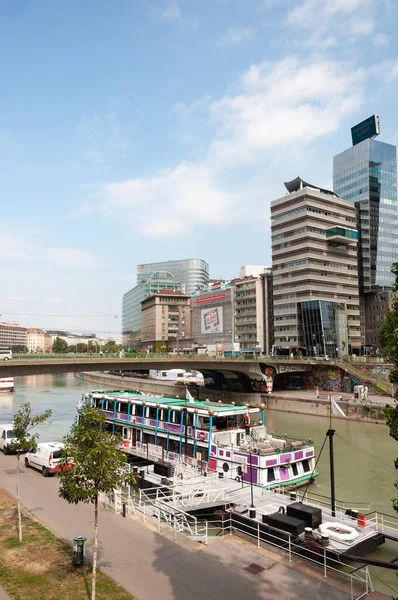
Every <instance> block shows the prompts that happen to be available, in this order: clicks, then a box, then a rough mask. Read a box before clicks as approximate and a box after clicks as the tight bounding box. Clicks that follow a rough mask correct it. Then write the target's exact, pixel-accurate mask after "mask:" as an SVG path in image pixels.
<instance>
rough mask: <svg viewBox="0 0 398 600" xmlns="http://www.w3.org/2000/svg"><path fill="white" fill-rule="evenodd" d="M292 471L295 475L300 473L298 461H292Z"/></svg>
mask: <svg viewBox="0 0 398 600" xmlns="http://www.w3.org/2000/svg"><path fill="white" fill-rule="evenodd" d="M292 472H293V475H294V476H296V475H298V469H297V463H292Z"/></svg>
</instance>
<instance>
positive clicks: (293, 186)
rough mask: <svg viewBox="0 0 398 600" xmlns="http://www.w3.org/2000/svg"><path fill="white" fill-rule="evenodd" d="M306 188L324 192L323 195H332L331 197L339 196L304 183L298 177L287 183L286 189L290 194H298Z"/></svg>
mask: <svg viewBox="0 0 398 600" xmlns="http://www.w3.org/2000/svg"><path fill="white" fill-rule="evenodd" d="M305 187H308V188H312V189H314V190H318V191H319V192H322V194H330V195H331V196H337V194H335V193H334V192H332V191H331V190H326V189H323V188H320V187H319V186H318V185H312V183H307V182H306V181H304V179H301V177H296V179H292V180H291V181H285V188H286V189H287V191H288V192H289V193H290V194H291V193H292V192H298V191H299V190H302V189H303V188H305Z"/></svg>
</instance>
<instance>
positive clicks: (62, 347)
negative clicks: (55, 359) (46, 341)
mask: <svg viewBox="0 0 398 600" xmlns="http://www.w3.org/2000/svg"><path fill="white" fill-rule="evenodd" d="M67 351H68V342H66V341H65V340H63V339H62V338H60V337H56V338H55V340H54V342H53V352H54V353H55V354H64V353H65V352H67Z"/></svg>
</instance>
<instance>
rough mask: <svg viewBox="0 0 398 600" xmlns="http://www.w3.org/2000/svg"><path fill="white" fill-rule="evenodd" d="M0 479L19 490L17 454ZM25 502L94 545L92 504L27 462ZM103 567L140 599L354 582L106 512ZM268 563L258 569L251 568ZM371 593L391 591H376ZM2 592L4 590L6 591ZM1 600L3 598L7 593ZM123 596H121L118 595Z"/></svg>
mask: <svg viewBox="0 0 398 600" xmlns="http://www.w3.org/2000/svg"><path fill="white" fill-rule="evenodd" d="M0 486H2V487H4V488H5V489H6V490H7V491H9V492H10V493H12V494H13V495H15V457H13V456H3V455H2V454H1V455H0ZM21 498H22V503H23V505H24V506H25V507H26V509H27V510H28V511H30V512H31V513H32V514H33V515H34V516H35V517H36V518H37V519H38V520H39V521H40V522H42V523H43V524H44V525H45V526H47V527H48V528H49V529H51V530H52V531H54V533H55V534H56V535H58V536H59V537H60V538H62V539H64V540H65V541H67V542H69V543H71V540H72V539H73V537H74V536H75V535H86V536H87V537H88V550H89V549H90V547H92V533H93V507H92V506H87V505H78V506H75V505H69V504H67V503H66V502H65V501H64V500H62V499H61V498H59V496H58V481H57V480H56V479H54V478H43V477H42V476H41V475H40V473H38V472H36V471H34V470H31V469H30V470H26V469H24V468H23V469H22V473H21ZM99 562H100V567H101V569H102V570H103V571H104V572H105V573H107V574H108V575H109V576H110V577H112V578H113V579H115V580H116V581H117V582H118V583H120V584H121V585H122V586H123V587H125V588H126V589H127V590H128V591H129V592H130V593H131V594H132V595H133V596H135V597H136V598H137V599H138V600H225V598H228V599H229V600H242V599H243V598H247V599H248V600H249V599H250V600H268V599H269V598H274V597H278V598H279V599H280V600H296V599H297V600H302V599H308V598H311V600H318V599H319V600H323V599H324V598H328V600H348V599H349V598H350V597H351V595H350V593H349V586H347V588H342V586H341V582H340V580H337V579H335V578H334V577H333V576H328V577H327V578H326V579H325V578H324V577H323V573H322V570H318V569H315V568H314V567H311V566H309V565H308V564H304V563H303V562H302V561H299V560H293V562H292V563H289V562H288V559H287V558H285V557H282V556H280V555H279V554H277V553H274V552H271V551H268V550H264V549H262V550H257V549H256V548H255V547H254V546H253V545H251V544H248V543H245V542H242V541H241V540H237V539H235V538H234V537H226V538H224V539H217V540H216V541H214V542H211V543H210V544H209V545H208V546H204V545H202V544H199V543H197V542H194V541H192V540H189V539H188V538H184V537H182V536H181V537H180V538H179V541H178V543H175V542H173V541H172V540H171V539H169V536H168V535H167V533H163V534H159V533H158V532H157V531H155V530H154V528H150V527H148V526H144V525H143V524H142V523H141V521H140V520H138V518H137V517H135V518H123V517H122V516H120V515H114V514H112V513H109V512H107V511H104V510H101V511H100V550H99ZM252 564H255V565H259V566H260V567H261V568H262V569H264V570H263V571H262V572H261V573H259V574H257V575H255V574H253V573H250V571H248V570H247V567H249V566H250V565H252ZM368 597H369V598H372V599H376V598H380V599H381V598H386V597H385V596H382V595H380V594H373V595H372V594H370V595H369V596H368ZM0 598H1V595H0ZM1 600H2V599H1ZM116 600H117V599H116Z"/></svg>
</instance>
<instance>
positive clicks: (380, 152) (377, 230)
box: [333, 116, 398, 293]
mask: <svg viewBox="0 0 398 600" xmlns="http://www.w3.org/2000/svg"><path fill="white" fill-rule="evenodd" d="M358 128H359V129H358ZM351 131H352V136H353V146H352V147H351V148H348V149H347V150H344V152H341V153H340V154H337V155H336V156H335V157H334V158H333V189H334V191H335V193H336V194H338V195H339V196H340V197H341V198H344V199H345V200H350V201H351V202H353V203H354V204H355V208H356V214H357V229H358V257H359V265H358V266H359V288H360V292H361V293H367V292H374V291H377V290H383V289H391V288H392V287H393V286H394V282H395V276H394V275H393V274H392V273H391V266H392V264H393V263H394V262H396V261H397V260H398V236H397V231H398V204H397V149H396V146H393V145H391V144H386V143H385V142H379V141H378V140H375V139H373V138H374V137H375V136H376V135H378V133H379V126H378V117H376V116H374V117H370V118H369V119H366V121H364V122H362V123H360V124H359V125H357V126H355V127H353V128H352V130H351ZM358 132H359V135H358Z"/></svg>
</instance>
